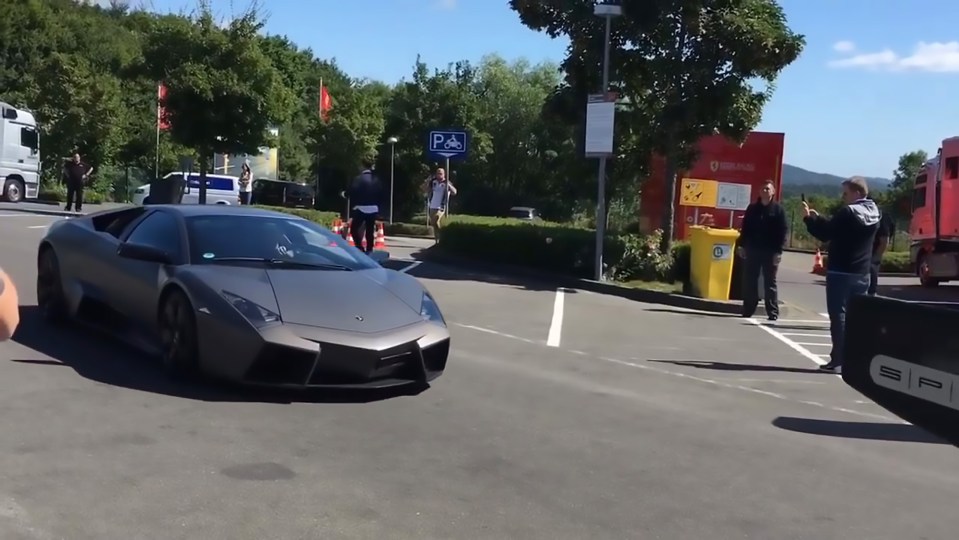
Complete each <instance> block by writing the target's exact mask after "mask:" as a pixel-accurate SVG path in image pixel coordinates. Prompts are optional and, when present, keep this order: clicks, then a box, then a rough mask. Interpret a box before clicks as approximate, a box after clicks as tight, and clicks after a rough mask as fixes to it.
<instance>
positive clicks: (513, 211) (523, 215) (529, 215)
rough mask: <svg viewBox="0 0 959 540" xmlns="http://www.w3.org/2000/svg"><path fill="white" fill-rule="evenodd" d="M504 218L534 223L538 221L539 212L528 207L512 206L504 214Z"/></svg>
mask: <svg viewBox="0 0 959 540" xmlns="http://www.w3.org/2000/svg"><path fill="white" fill-rule="evenodd" d="M506 217H510V218H514V219H525V220H527V221H536V220H538V219H540V217H539V212H537V211H536V209H535V208H532V207H529V206H514V207H512V208H510V209H509V212H507V213H506Z"/></svg>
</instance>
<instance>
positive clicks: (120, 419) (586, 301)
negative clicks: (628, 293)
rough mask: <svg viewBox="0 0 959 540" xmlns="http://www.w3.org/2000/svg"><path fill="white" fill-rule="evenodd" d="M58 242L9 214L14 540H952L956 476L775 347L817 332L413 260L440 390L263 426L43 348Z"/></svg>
mask: <svg viewBox="0 0 959 540" xmlns="http://www.w3.org/2000/svg"><path fill="white" fill-rule="evenodd" d="M53 219H55V218H45V217H39V216H25V215H22V214H21V215H16V216H12V215H10V214H5V213H3V212H0V227H2V230H3V234H2V235H0V253H2V254H3V255H2V264H3V265H4V266H5V267H6V268H7V269H8V271H9V272H10V273H11V274H12V275H13V278H14V279H15V280H16V281H17V282H18V283H19V284H21V290H22V301H23V304H24V307H23V313H24V321H23V326H22V327H21V329H20V330H19V331H18V334H17V336H15V342H11V343H4V344H0V410H3V414H2V415H0V432H2V433H3V434H4V436H3V437H2V438H0V538H3V539H5V540H6V539H11V540H18V539H52V538H69V539H71V540H84V539H97V540H102V539H117V540H127V539H141V538H143V539H153V538H162V539H164V540H166V539H179V538H183V539H187V538H189V539H194V538H211V539H231V540H234V539H246V538H250V539H258V538H277V539H307V538H309V539H313V538H324V539H339V538H349V539H354V538H355V539H365V538H370V539H374V538H375V539H382V538H390V539H407V538H409V539H444V540H450V539H469V540H475V539H504V538H522V539H540V538H541V539H550V540H555V539H574V540H578V539H582V538H604V539H605V538H610V539H623V538H664V539H685V538H710V539H715V540H724V539H743V538H747V539H762V540H767V539H772V538H775V539H777V540H780V539H792V538H795V539H808V538H823V539H840V538H842V539H870V540H882V539H890V540H903V539H918V538H954V537H955V522H954V521H953V518H951V517H950V516H952V515H953V513H954V506H955V501H956V500H957V498H959V473H957V472H956V471H957V470H959V451H957V450H956V449H955V448H954V447H952V446H949V445H945V444H942V443H941V441H938V440H936V439H933V438H931V437H930V436H928V435H926V434H925V433H924V432H922V431H920V430H918V429H916V428H913V427H911V426H908V425H903V424H901V423H899V422H897V421H895V420H893V419H891V418H889V417H888V415H886V414H885V413H884V412H883V411H881V410H880V409H878V408H877V407H875V406H873V405H871V404H869V403H865V402H862V401H861V400H860V398H859V397H858V396H857V394H855V393H854V392H852V391H851V390H849V389H847V388H846V387H845V386H844V385H843V384H842V381H841V380H840V379H839V378H837V377H835V376H831V375H825V374H820V373H815V372H813V370H812V368H814V367H815V363H814V362H813V360H811V359H810V358H808V357H806V356H805V355H803V354H802V353H800V352H797V350H795V349H794V348H792V347H791V346H789V345H788V344H787V343H786V342H783V341H782V340H780V339H779V338H778V337H776V335H775V334H774V333H771V332H778V333H780V334H781V333H788V332H790V331H792V332H793V333H813V332H815V331H816V330H817V329H820V328H822V327H823V326H824V325H823V320H814V319H809V320H805V319H802V320H788V321H787V320H783V321H779V322H778V323H776V324H775V326H768V325H766V324H765V323H763V322H761V321H750V320H742V319H739V318H735V317H727V316H717V315H713V314H705V313H696V312H689V311H684V310H677V309H673V308H668V307H662V306H656V305H650V304H642V303H635V302H630V301H627V300H622V299H618V298H611V297H606V296H601V295H596V294H591V293H587V292H578V291H559V292H557V291H555V290H553V289H551V288H549V287H546V286H543V285H541V284H537V283H534V282H528V281H517V280H510V279H505V278H499V279H495V278H492V277H490V276H486V275H482V274H471V273H469V272H464V271H455V270H452V269H449V268H445V267H442V266H436V265H430V264H419V265H416V266H415V267H413V266H410V265H407V263H406V262H405V261H402V260H398V261H393V262H392V263H391V264H393V265H395V266H396V267H397V268H402V269H405V270H407V271H408V272H409V273H410V274H412V275H415V276H417V277H418V278H419V279H421V280H422V282H423V283H424V284H425V285H426V286H427V287H428V288H429V289H430V290H431V291H432V292H433V294H434V295H435V296H436V297H437V299H438V301H439V302H440V304H441V305H442V307H443V309H444V310H445V315H446V317H447V319H448V320H449V322H450V324H451V331H452V334H453V353H452V357H451V360H450V363H449V369H448V371H447V373H446V375H444V376H443V377H442V378H440V379H439V380H438V381H436V383H435V384H434V386H433V387H432V388H430V389H428V390H426V391H425V392H423V393H421V394H419V395H417V396H392V397H391V396H384V395H370V394H340V393H337V394H320V395H312V396H311V398H312V400H311V401H309V402H308V401H306V400H290V401H288V402H287V401H284V400H282V399H278V397H277V396H271V399H269V400H268V399H265V398H263V397H262V396H258V395H242V394H238V393H236V392H232V391H226V390H220V389H215V388H210V387H204V386H179V385H174V384H171V383H168V382H166V381H165V380H164V379H163V378H162V377H161V376H160V375H159V372H158V369H157V368H156V366H155V364H154V362H153V361H152V360H150V359H148V358H142V357H141V356H140V355H138V354H136V353H134V352H131V351H129V350H127V349H124V348H122V347H119V346H116V345H113V344H110V343H107V342H103V341H102V340H98V339H95V338H92V337H88V336H83V335H81V334H80V333H79V332H77V331H71V330H61V331H52V330H49V329H47V328H45V327H43V326H42V325H41V324H39V323H38V322H37V321H36V319H35V315H34V310H33V309H32V308H31V306H33V305H34V304H35V300H36V299H35V296H34V293H33V292H32V289H33V282H34V279H35V273H34V268H33V267H34V258H35V253H36V252H35V245H36V242H37V240H38V239H39V237H40V235H41V234H42V233H43V230H44V229H43V227H44V226H46V225H48V224H49V223H50V222H51V221H52V220H53ZM414 247H415V246H414ZM410 249H414V248H403V247H400V246H399V245H396V246H393V247H391V251H393V254H394V256H396V257H401V258H403V257H405V253H407V254H408V250H410ZM404 250H406V251H404ZM761 325H762V326H761ZM808 328H811V329H813V330H812V331H810V332H803V329H808ZM281 397H282V396H281Z"/></svg>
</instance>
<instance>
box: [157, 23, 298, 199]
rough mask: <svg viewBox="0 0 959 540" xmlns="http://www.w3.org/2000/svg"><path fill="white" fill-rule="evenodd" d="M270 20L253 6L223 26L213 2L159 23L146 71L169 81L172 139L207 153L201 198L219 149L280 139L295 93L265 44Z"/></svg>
mask: <svg viewBox="0 0 959 540" xmlns="http://www.w3.org/2000/svg"><path fill="white" fill-rule="evenodd" d="M261 27H262V24H261V23H260V22H259V21H258V20H257V16H256V12H255V11H253V10H251V11H249V12H247V13H246V14H244V15H242V16H240V17H238V18H236V19H234V20H233V21H232V22H231V23H230V25H229V27H228V28H227V29H225V30H224V29H221V28H219V27H218V26H217V25H216V23H215V21H214V19H213V15H212V13H211V11H210V8H209V6H208V5H206V4H204V5H202V6H201V10H200V12H199V15H198V16H197V17H196V18H195V19H192V20H191V19H185V18H166V19H164V20H161V21H159V22H158V24H156V25H154V26H153V28H151V30H150V32H149V34H148V35H147V36H146V39H145V43H144V51H143V60H144V64H143V65H144V68H145V69H144V71H145V73H147V74H148V75H149V76H150V77H152V78H153V79H154V80H156V81H163V82H164V84H165V85H166V86H167V94H166V99H165V103H164V104H163V105H164V107H165V108H166V110H167V114H168V118H169V121H170V125H171V128H170V135H171V137H172V139H173V140H174V141H175V142H177V143H179V144H182V145H183V146H186V147H188V148H191V149H193V150H194V151H195V152H196V154H197V155H198V156H199V158H200V159H199V170H200V178H201V181H200V190H199V199H200V204H205V203H206V173H207V170H208V168H209V165H210V161H211V160H212V158H213V155H214V154H217V153H220V154H244V153H256V152H257V151H258V149H259V148H260V147H262V146H268V145H272V144H275V142H274V141H272V140H271V139H272V137H271V136H270V134H269V132H268V129H269V128H270V127H272V126H278V125H281V124H282V123H283V122H284V121H285V120H287V118H288V117H289V115H290V113H291V112H292V109H293V103H294V96H293V93H292V92H291V91H290V89H289V88H287V86H286V85H285V84H284V81H283V79H282V77H281V75H280V73H279V72H278V71H277V70H276V68H275V67H274V66H273V64H272V63H271V62H270V60H269V58H268V57H267V56H266V55H265V54H264V53H263V51H262V50H261V49H260V46H259V36H258V32H259V30H260V29H261Z"/></svg>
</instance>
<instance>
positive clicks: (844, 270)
mask: <svg viewBox="0 0 959 540" xmlns="http://www.w3.org/2000/svg"><path fill="white" fill-rule="evenodd" d="M868 196H869V188H868V187H867V185H866V179H865V178H863V177H861V176H854V177H852V178H850V179H849V180H846V181H844V182H843V183H842V202H843V206H842V207H841V208H840V209H839V210H837V211H836V213H835V214H834V215H833V216H832V218H831V219H826V218H824V217H822V216H820V215H819V212H816V211H815V210H813V209H812V208H809V205H808V204H806V203H805V202H803V211H804V212H805V214H806V217H805V218H804V219H803V221H805V223H806V229H807V230H808V231H809V234H811V235H813V236H814V237H816V238H817V239H819V240H820V241H822V242H829V259H828V263H827V267H826V311H828V312H829V333H830V334H831V336H832V351H831V352H830V353H829V356H830V361H829V363H828V364H826V365H824V366H821V367H820V369H822V370H823V371H830V372H835V371H838V370H839V369H841V368H842V351H843V344H844V341H845V337H846V306H847V305H848V303H849V299H850V298H852V297H853V296H855V295H857V294H866V293H867V292H868V291H869V269H870V266H871V265H872V259H873V242H874V241H875V239H876V231H877V230H878V229H879V220H880V212H879V207H878V206H876V203H875V202H873V201H871V200H869V199H867V198H866V197H868Z"/></svg>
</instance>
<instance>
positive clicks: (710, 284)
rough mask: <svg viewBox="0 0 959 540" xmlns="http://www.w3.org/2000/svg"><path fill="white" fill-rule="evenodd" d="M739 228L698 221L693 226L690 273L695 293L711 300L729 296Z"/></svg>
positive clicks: (690, 232)
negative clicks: (703, 223) (708, 224)
mask: <svg viewBox="0 0 959 540" xmlns="http://www.w3.org/2000/svg"><path fill="white" fill-rule="evenodd" d="M738 239H739V231H737V230H735V229H713V228H710V227H702V226H699V225H694V226H692V227H690V228H689V247H690V254H689V256H690V261H689V266H690V269H689V273H690V281H691V285H692V289H693V294H695V295H696V296H698V297H700V298H708V299H710V300H729V286H730V284H731V283H732V278H733V261H734V259H735V253H734V251H735V249H736V240H738Z"/></svg>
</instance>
